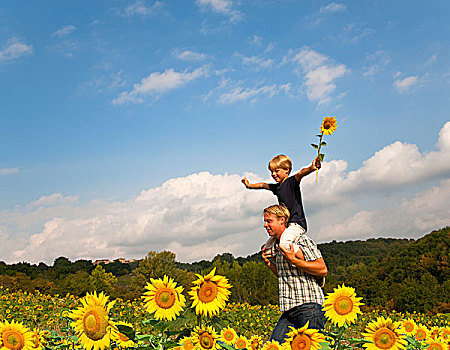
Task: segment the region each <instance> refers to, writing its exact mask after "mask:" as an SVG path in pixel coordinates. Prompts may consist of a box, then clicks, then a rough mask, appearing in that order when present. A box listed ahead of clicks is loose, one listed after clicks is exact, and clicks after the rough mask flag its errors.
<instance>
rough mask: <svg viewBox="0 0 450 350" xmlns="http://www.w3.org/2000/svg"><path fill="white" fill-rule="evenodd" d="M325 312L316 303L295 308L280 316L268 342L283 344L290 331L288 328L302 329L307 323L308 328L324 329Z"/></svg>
mask: <svg viewBox="0 0 450 350" xmlns="http://www.w3.org/2000/svg"><path fill="white" fill-rule="evenodd" d="M324 315H325V312H324V311H323V310H322V305H320V304H317V303H306V304H302V305H299V306H295V307H293V308H292V309H289V310H288V311H285V312H283V313H282V314H281V317H280V319H279V320H278V323H277V325H276V326H275V329H274V330H273V333H272V335H271V337H270V340H276V341H278V342H279V343H280V344H282V343H284V339H285V338H286V334H287V333H289V332H290V331H291V329H290V328H289V326H291V327H294V328H295V329H298V328H301V327H303V326H304V325H305V324H306V322H307V321H309V325H308V328H314V329H324V327H325V325H324V322H325V318H324Z"/></svg>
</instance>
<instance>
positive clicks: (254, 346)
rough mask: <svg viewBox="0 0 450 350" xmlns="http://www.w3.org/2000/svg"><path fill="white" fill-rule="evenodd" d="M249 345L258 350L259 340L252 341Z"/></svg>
mask: <svg viewBox="0 0 450 350" xmlns="http://www.w3.org/2000/svg"><path fill="white" fill-rule="evenodd" d="M250 347H251V348H252V349H253V350H258V349H259V347H260V346H259V342H257V341H254V342H252V343H251V344H250Z"/></svg>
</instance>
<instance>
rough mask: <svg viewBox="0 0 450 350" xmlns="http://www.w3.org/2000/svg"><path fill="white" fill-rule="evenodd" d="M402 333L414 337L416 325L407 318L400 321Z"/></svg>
mask: <svg viewBox="0 0 450 350" xmlns="http://www.w3.org/2000/svg"><path fill="white" fill-rule="evenodd" d="M401 327H402V331H403V333H404V334H406V335H411V336H412V335H414V333H416V331H417V324H416V322H414V320H413V319H411V318H408V319H406V320H402V321H401Z"/></svg>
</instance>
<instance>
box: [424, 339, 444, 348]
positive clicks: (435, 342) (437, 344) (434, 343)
mask: <svg viewBox="0 0 450 350" xmlns="http://www.w3.org/2000/svg"><path fill="white" fill-rule="evenodd" d="M447 347H448V344H447V343H446V341H445V340H444V339H443V338H436V339H428V340H427V347H426V348H425V349H426V350H447Z"/></svg>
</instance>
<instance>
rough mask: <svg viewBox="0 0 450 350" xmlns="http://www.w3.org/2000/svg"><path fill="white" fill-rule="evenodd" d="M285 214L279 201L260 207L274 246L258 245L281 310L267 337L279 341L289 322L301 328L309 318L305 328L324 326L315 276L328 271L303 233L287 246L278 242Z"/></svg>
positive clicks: (320, 292) (322, 274)
mask: <svg viewBox="0 0 450 350" xmlns="http://www.w3.org/2000/svg"><path fill="white" fill-rule="evenodd" d="M289 215H290V214H289V211H288V209H287V208H286V207H285V206H282V205H272V206H270V207H268V208H266V209H264V228H265V229H266V231H267V233H268V234H269V236H270V237H274V239H275V241H276V243H275V246H274V249H266V248H265V246H263V247H262V248H261V252H262V258H263V260H264V263H265V264H266V265H267V267H269V269H270V270H271V271H272V273H273V274H274V275H275V276H277V277H278V289H279V305H280V311H282V312H283V314H282V315H281V317H280V319H279V320H278V323H277V325H276V326H275V329H274V330H273V333H272V336H271V338H270V339H271V340H276V341H278V342H279V343H280V344H281V343H283V342H284V339H285V337H286V334H287V333H288V332H289V331H290V329H289V326H291V327H294V328H301V327H303V326H304V325H305V324H306V322H307V321H309V328H314V329H323V328H324V312H323V311H322V304H323V301H324V295H323V291H322V288H321V287H320V285H319V282H318V279H317V277H324V276H326V274H327V273H328V269H327V267H326V265H325V261H324V260H323V258H322V254H321V253H320V251H319V250H318V249H317V246H316V244H315V243H314V242H313V241H312V239H311V238H309V237H308V236H307V235H306V234H302V235H301V236H300V237H298V238H297V239H296V241H295V242H294V244H289V248H284V247H283V246H280V245H279V242H280V239H281V236H282V234H283V232H284V231H285V230H286V228H287V224H288V222H289ZM271 259H273V260H274V261H272V260H271Z"/></svg>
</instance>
